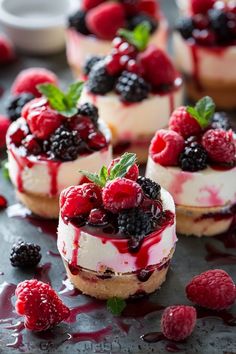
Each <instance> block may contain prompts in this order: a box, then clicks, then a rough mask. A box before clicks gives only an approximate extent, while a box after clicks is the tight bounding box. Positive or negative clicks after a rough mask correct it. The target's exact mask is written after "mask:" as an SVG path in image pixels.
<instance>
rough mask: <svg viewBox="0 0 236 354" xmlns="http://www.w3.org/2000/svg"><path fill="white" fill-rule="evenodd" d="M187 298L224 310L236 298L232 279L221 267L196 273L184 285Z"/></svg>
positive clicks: (202, 304)
mask: <svg viewBox="0 0 236 354" xmlns="http://www.w3.org/2000/svg"><path fill="white" fill-rule="evenodd" d="M185 291H186V295H187V297H188V299H189V300H190V301H192V302H194V303H196V304H197V305H199V306H202V307H206V308H209V309H212V310H224V309H227V308H229V307H230V306H232V305H233V304H234V302H235V299H236V287H235V284H234V282H233V279H232V278H231V277H230V276H229V274H228V273H226V272H225V271H224V270H222V269H214V270H208V271H206V272H203V273H201V274H199V275H196V276H195V277H194V278H193V279H192V280H191V281H190V283H189V284H188V285H187V286H186V289H185Z"/></svg>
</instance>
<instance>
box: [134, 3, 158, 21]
mask: <svg viewBox="0 0 236 354" xmlns="http://www.w3.org/2000/svg"><path fill="white" fill-rule="evenodd" d="M138 9H139V12H144V13H145V14H149V15H150V16H152V17H159V11H160V5H159V3H158V2H157V1H155V0H141V1H139V2H138Z"/></svg>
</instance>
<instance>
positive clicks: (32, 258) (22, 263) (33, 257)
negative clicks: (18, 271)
mask: <svg viewBox="0 0 236 354" xmlns="http://www.w3.org/2000/svg"><path fill="white" fill-rule="evenodd" d="M40 250H41V248H40V246H38V245H35V244H34V243H28V242H24V241H19V242H18V243H16V244H14V245H13V246H12V249H11V254H10V262H11V265H12V266H13V267H20V268H31V267H35V266H36V265H37V264H38V263H39V262H40V260H41V253H40Z"/></svg>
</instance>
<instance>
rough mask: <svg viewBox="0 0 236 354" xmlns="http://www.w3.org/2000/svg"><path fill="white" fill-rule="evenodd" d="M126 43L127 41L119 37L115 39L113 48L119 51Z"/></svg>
mask: <svg viewBox="0 0 236 354" xmlns="http://www.w3.org/2000/svg"><path fill="white" fill-rule="evenodd" d="M124 42H125V40H124V39H123V38H121V37H118V36H117V37H115V38H114V39H113V41H112V46H113V48H115V49H118V48H119V46H120V45H121V44H122V43H124Z"/></svg>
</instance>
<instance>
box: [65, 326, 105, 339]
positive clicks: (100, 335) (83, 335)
mask: <svg viewBox="0 0 236 354" xmlns="http://www.w3.org/2000/svg"><path fill="white" fill-rule="evenodd" d="M111 331H112V326H108V327H105V328H103V329H100V330H98V331H93V332H75V333H68V341H70V342H74V343H78V342H82V341H91V342H96V343H99V342H101V341H102V340H103V339H104V338H106V336H107V335H108V334H110V333H111Z"/></svg>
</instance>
